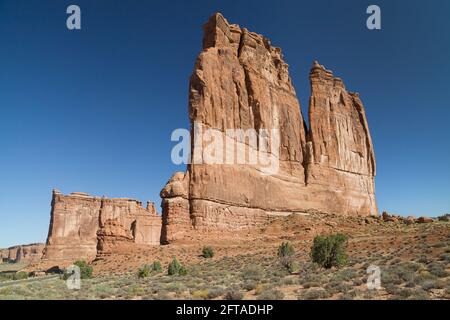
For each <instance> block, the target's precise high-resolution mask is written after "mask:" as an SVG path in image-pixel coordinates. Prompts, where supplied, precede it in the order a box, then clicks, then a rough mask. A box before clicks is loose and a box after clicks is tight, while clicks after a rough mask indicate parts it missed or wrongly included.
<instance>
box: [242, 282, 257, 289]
mask: <svg viewBox="0 0 450 320" xmlns="http://www.w3.org/2000/svg"><path fill="white" fill-rule="evenodd" d="M256 286H257V283H256V282H255V281H252V280H250V281H245V282H244V284H243V285H242V288H243V289H245V290H247V291H251V290H254V289H256Z"/></svg>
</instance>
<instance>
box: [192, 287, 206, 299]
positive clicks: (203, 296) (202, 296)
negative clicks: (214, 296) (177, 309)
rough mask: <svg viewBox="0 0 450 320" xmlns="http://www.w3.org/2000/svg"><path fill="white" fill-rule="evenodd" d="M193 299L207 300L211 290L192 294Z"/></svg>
mask: <svg viewBox="0 0 450 320" xmlns="http://www.w3.org/2000/svg"><path fill="white" fill-rule="evenodd" d="M191 296H192V298H194V299H207V298H208V296H209V290H208V289H205V290H197V291H194V292H192V293H191Z"/></svg>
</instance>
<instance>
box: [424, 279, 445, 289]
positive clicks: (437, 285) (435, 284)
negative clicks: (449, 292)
mask: <svg viewBox="0 0 450 320" xmlns="http://www.w3.org/2000/svg"><path fill="white" fill-rule="evenodd" d="M421 287H422V289H424V290H427V291H428V290H431V289H442V288H444V283H443V282H442V281H439V280H426V281H424V282H422V284H421Z"/></svg>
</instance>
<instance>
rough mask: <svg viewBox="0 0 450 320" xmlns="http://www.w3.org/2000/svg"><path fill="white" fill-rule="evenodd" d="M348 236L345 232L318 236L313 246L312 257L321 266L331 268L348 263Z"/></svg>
mask: <svg viewBox="0 0 450 320" xmlns="http://www.w3.org/2000/svg"><path fill="white" fill-rule="evenodd" d="M347 240H348V237H347V236H346V235H344V234H333V235H330V236H328V237H324V236H316V237H315V238H314V243H313V246H312V248H311V259H312V261H313V262H314V263H317V264H318V265H319V266H321V267H323V268H326V269H329V268H331V267H339V266H342V265H345V264H346V263H347V254H346V252H345V247H346V244H347Z"/></svg>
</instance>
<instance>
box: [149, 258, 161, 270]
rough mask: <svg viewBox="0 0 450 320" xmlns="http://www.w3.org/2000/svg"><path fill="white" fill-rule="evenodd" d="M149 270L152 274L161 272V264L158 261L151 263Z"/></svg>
mask: <svg viewBox="0 0 450 320" xmlns="http://www.w3.org/2000/svg"><path fill="white" fill-rule="evenodd" d="M151 268H152V271H154V272H161V271H162V267H161V262H159V261H158V260H155V261H153V263H152V265H151Z"/></svg>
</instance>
